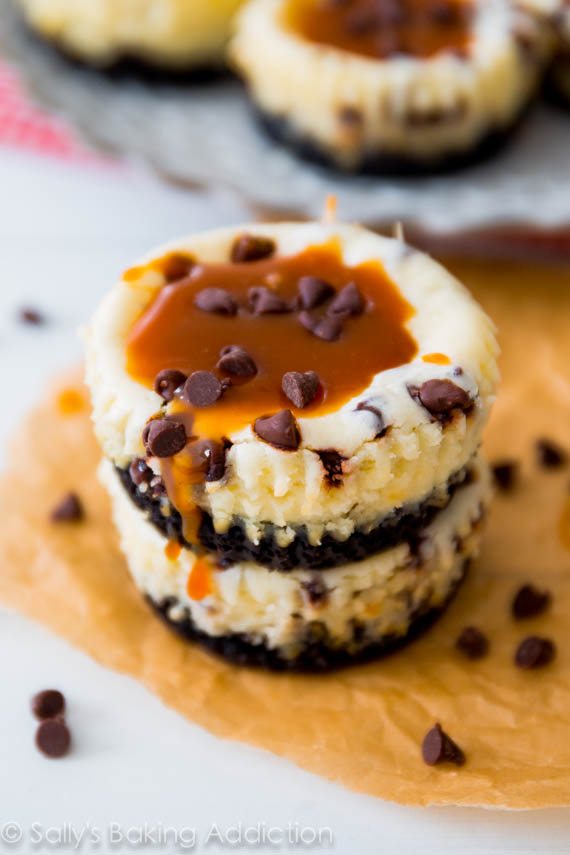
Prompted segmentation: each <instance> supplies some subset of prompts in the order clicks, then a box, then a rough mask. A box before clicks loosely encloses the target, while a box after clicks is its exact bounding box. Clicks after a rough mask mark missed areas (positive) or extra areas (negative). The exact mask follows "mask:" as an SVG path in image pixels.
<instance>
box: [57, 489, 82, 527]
mask: <svg viewBox="0 0 570 855" xmlns="http://www.w3.org/2000/svg"><path fill="white" fill-rule="evenodd" d="M84 517H85V511H84V509H83V503H82V502H81V499H80V498H79V496H78V495H77V493H73V492H71V493H68V494H67V495H66V496H64V497H63V499H61V501H60V502H59V503H58V504H57V505H56V506H55V508H54V509H53V510H52V512H51V517H50V518H51V521H52V522H56V523H60V522H61V523H65V522H70V523H71V522H81V520H82V519H83V518H84Z"/></svg>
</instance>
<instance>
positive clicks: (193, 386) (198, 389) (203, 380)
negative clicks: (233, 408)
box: [183, 371, 224, 407]
mask: <svg viewBox="0 0 570 855" xmlns="http://www.w3.org/2000/svg"><path fill="white" fill-rule="evenodd" d="M223 392H224V387H223V386H222V384H221V382H220V381H219V380H218V378H217V377H216V375H215V374H214V373H213V372H212V371H194V372H192V374H191V375H190V377H189V378H188V380H187V381H186V383H185V384H184V392H183V397H184V400H185V401H187V403H189V404H191V405H192V406H193V407H211V406H212V404H215V403H216V401H218V400H219V399H220V398H221V397H222V395H223Z"/></svg>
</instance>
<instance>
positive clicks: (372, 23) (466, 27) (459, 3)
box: [286, 0, 473, 59]
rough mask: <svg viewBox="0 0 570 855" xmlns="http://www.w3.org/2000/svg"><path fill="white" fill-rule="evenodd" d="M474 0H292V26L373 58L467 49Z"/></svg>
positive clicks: (315, 38)
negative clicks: (390, 0)
mask: <svg viewBox="0 0 570 855" xmlns="http://www.w3.org/2000/svg"><path fill="white" fill-rule="evenodd" d="M472 18H473V4H472V2H471V0H400V2H399V3H396V4H394V3H393V2H389V0H352V2H350V0H348V2H347V1H346V0H345V2H343V1H342V0H289V6H288V8H287V11H286V23H287V24H288V26H289V27H290V28H291V29H292V30H294V31H295V32H296V33H299V34H300V35H302V36H303V37H304V38H306V39H308V40H309V41H312V42H316V43H317V44H321V45H327V46H330V47H335V48H339V49H340V50H344V51H348V52H350V53H356V54H360V55H362V56H366V57H370V58H372V59H386V58H387V57H389V56H392V55H394V54H398V53H399V54H406V55H408V56H414V57H418V58H428V57H431V56H434V55H436V54H438V53H441V52H442V51H453V52H455V53H458V54H461V55H463V54H466V53H467V51H468V49H469V45H470V42H471V39H472V26H471V25H472Z"/></svg>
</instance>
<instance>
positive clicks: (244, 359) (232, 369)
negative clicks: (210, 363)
mask: <svg viewBox="0 0 570 855" xmlns="http://www.w3.org/2000/svg"><path fill="white" fill-rule="evenodd" d="M216 368H217V369H218V371H220V372H221V373H222V374H226V375H227V376H228V377H235V378H237V379H239V380H249V379H251V378H252V377H255V375H256V374H257V365H256V364H255V362H254V360H253V359H252V357H251V356H250V355H249V353H248V352H247V350H246V349H245V348H244V347H240V345H239V344H230V345H228V346H227V347H224V348H222V350H221V351H220V359H219V361H218V364H217V366H216Z"/></svg>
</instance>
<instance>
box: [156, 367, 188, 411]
mask: <svg viewBox="0 0 570 855" xmlns="http://www.w3.org/2000/svg"><path fill="white" fill-rule="evenodd" d="M185 382H186V374H183V373H182V371H175V370H173V369H170V368H166V369H165V370H164V371H159V373H158V374H157V375H156V378H155V380H154V391H155V392H156V394H157V395H160V397H161V398H162V400H163V401H166V403H170V401H172V400H173V399H174V395H175V394H176V391H177V390H178V389H180V387H181V386H183V385H184V383H185Z"/></svg>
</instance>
